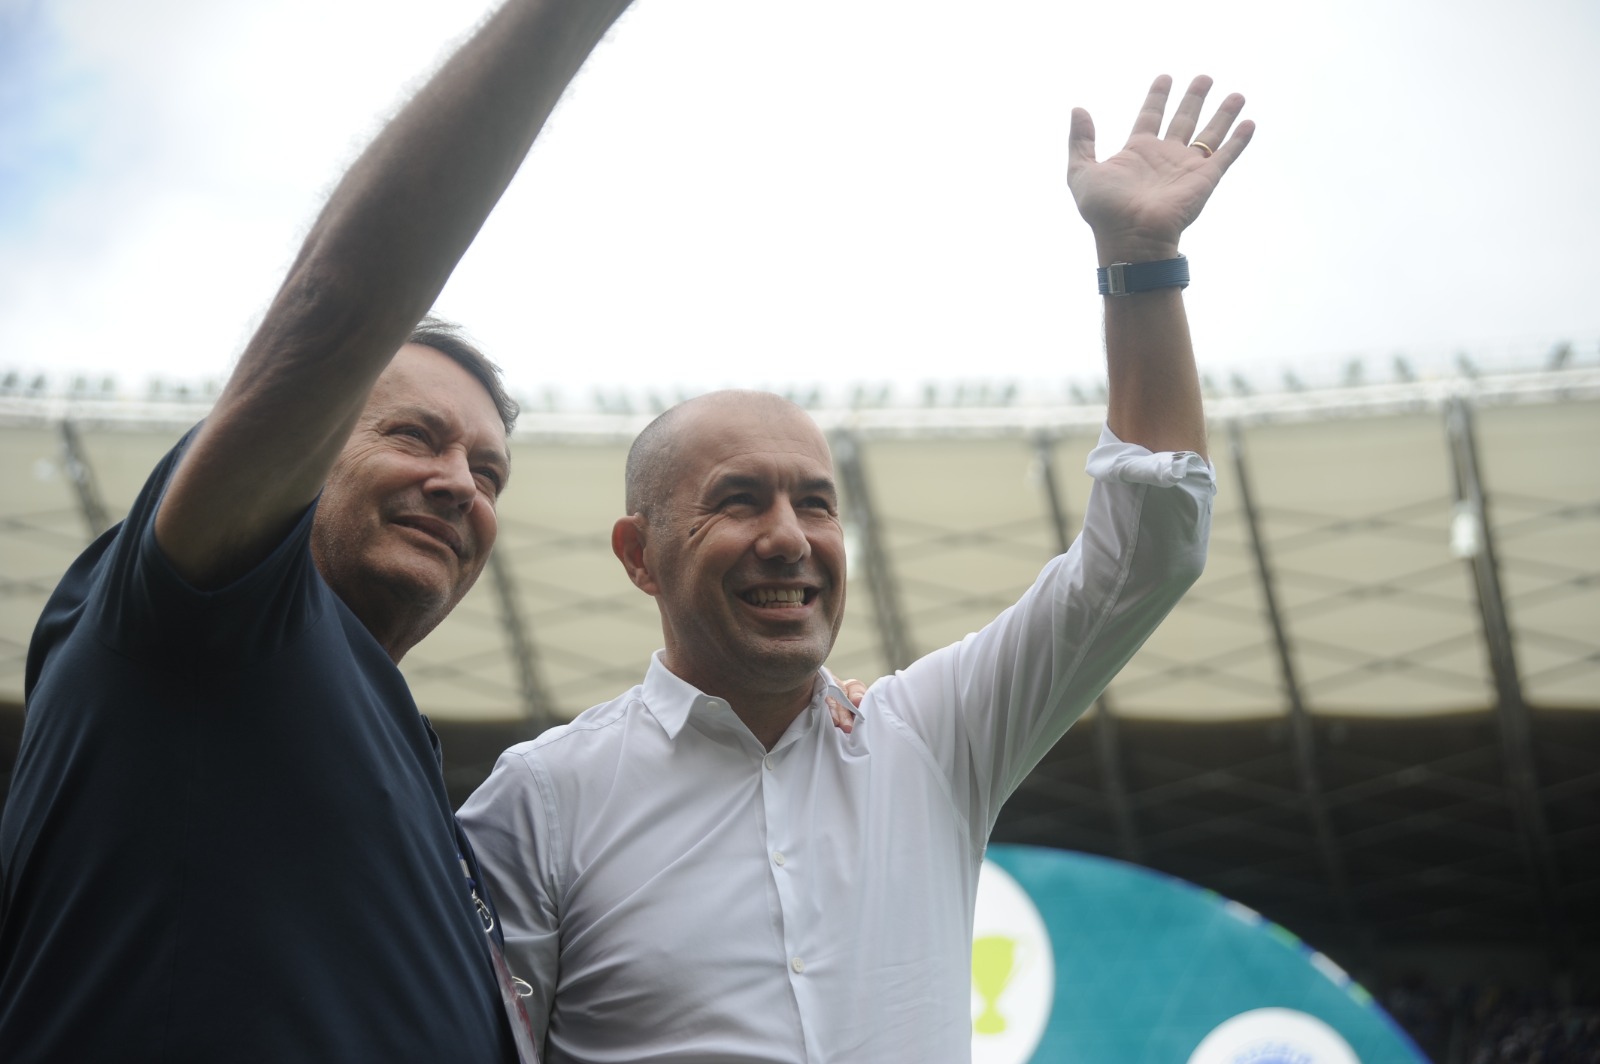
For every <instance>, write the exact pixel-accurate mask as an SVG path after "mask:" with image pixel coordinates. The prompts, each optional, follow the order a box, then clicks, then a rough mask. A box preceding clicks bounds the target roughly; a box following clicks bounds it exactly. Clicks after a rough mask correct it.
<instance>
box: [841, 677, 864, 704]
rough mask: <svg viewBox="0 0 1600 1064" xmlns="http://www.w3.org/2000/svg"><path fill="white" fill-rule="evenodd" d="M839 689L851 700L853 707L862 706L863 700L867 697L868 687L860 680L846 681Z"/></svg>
mask: <svg viewBox="0 0 1600 1064" xmlns="http://www.w3.org/2000/svg"><path fill="white" fill-rule="evenodd" d="M839 687H840V689H841V690H843V691H844V694H845V697H846V698H848V699H850V704H851V705H852V706H859V705H861V700H862V699H863V698H865V697H867V685H866V684H864V683H862V682H861V681H860V680H855V679H850V680H845V681H843V682H841V683H840V684H839Z"/></svg>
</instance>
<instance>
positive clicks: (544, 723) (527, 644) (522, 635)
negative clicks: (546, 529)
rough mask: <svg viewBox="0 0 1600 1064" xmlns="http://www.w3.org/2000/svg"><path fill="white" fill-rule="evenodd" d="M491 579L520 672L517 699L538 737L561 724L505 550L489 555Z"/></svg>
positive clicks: (501, 617) (517, 669)
mask: <svg viewBox="0 0 1600 1064" xmlns="http://www.w3.org/2000/svg"><path fill="white" fill-rule="evenodd" d="M489 578H490V579H491V580H492V581H493V582H494V591H495V598H496V600H497V601H498V602H499V604H500V626H501V627H502V628H503V629H504V630H505V635H506V646H507V648H508V649H509V650H510V652H511V661H512V665H513V667H514V668H515V669H516V672H517V696H518V698H519V700H520V701H521V703H522V716H523V719H525V720H526V721H527V722H528V724H529V725H530V726H531V727H532V728H533V729H534V733H535V734H537V733H538V732H542V731H544V730H545V729H546V728H550V727H553V726H554V725H556V724H557V723H559V722H558V721H557V720H556V717H555V713H554V707H553V706H551V704H550V696H549V694H548V693H547V692H546V689H545V686H544V678H543V675H542V674H541V672H540V670H539V658H538V655H537V654H536V653H535V652H534V647H533V630H532V628H531V627H530V626H529V625H528V622H527V619H526V618H524V617H523V615H522V605H521V602H520V600H519V599H518V598H517V581H516V578H515V577H514V576H512V573H511V563H510V561H509V560H508V559H507V557H506V551H505V549H504V548H501V549H500V550H495V551H490V552H489Z"/></svg>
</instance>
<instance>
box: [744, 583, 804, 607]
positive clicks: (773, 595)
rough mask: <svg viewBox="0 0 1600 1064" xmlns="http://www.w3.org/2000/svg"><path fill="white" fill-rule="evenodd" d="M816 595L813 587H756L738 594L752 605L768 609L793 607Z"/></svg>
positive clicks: (801, 604) (802, 604)
mask: <svg viewBox="0 0 1600 1064" xmlns="http://www.w3.org/2000/svg"><path fill="white" fill-rule="evenodd" d="M816 597H817V589H816V588H814V587H806V588H799V587H781V588H780V587H758V588H755V589H754V590H752V591H746V592H745V593H744V594H743V595H741V596H740V598H742V599H744V600H745V601H746V602H748V603H750V605H752V606H759V607H761V608H762V609H769V610H785V609H795V608H797V607H799V606H804V605H805V604H807V603H808V602H810V601H812V600H813V599H815V598H816Z"/></svg>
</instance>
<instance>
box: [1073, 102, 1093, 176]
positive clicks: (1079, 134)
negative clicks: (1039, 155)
mask: <svg viewBox="0 0 1600 1064" xmlns="http://www.w3.org/2000/svg"><path fill="white" fill-rule="evenodd" d="M1093 165H1094V119H1092V118H1090V117H1089V112H1088V111H1085V110H1084V109H1083V108H1081V107H1074V108H1073V109H1072V126H1071V128H1070V129H1069V130H1068V132H1067V176H1068V177H1069V178H1070V177H1071V176H1072V175H1073V174H1074V173H1075V172H1077V171H1078V170H1081V169H1083V168H1084V167H1085V166H1093Z"/></svg>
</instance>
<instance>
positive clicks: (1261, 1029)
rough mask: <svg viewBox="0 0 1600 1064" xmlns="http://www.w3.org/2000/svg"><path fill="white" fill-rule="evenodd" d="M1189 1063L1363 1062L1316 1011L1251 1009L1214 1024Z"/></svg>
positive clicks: (1335, 1063) (1348, 1063)
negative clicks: (1318, 1016) (1214, 1027)
mask: <svg viewBox="0 0 1600 1064" xmlns="http://www.w3.org/2000/svg"><path fill="white" fill-rule="evenodd" d="M1189 1064H1361V1061H1360V1058H1358V1057H1357V1056H1356V1053H1355V1050H1353V1049H1351V1048H1350V1043H1349V1042H1346V1041H1345V1040H1344V1038H1343V1037H1341V1036H1340V1034H1339V1032H1338V1031H1335V1030H1334V1029H1333V1028H1332V1027H1329V1026H1328V1025H1327V1024H1326V1023H1323V1022H1322V1021H1321V1020H1319V1019H1317V1018H1316V1017H1315V1016H1310V1015H1307V1014H1306V1013H1304V1012H1296V1011H1295V1010H1294V1009H1252V1010H1251V1011H1249V1012H1241V1013H1240V1014H1239V1015H1237V1016H1235V1017H1233V1018H1232V1019H1229V1020H1224V1021H1223V1022H1222V1023H1220V1024H1218V1025H1217V1027H1216V1029H1215V1030H1213V1031H1212V1032H1211V1033H1210V1034H1208V1035H1206V1036H1205V1038H1203V1039H1202V1040H1201V1041H1200V1044H1199V1045H1198V1046H1195V1049H1194V1052H1193V1053H1191V1054H1190V1055H1189Z"/></svg>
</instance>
